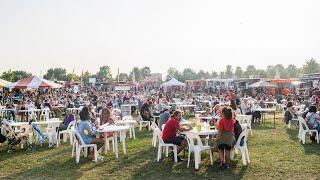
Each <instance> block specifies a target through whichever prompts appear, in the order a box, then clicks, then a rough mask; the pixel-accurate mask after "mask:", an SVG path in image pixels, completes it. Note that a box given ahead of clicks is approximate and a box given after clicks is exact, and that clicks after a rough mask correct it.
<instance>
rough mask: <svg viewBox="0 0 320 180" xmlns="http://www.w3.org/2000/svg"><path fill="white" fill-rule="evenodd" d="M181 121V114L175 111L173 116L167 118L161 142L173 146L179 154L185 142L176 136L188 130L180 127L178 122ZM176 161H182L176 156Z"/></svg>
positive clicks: (185, 145) (185, 144)
mask: <svg viewBox="0 0 320 180" xmlns="http://www.w3.org/2000/svg"><path fill="white" fill-rule="evenodd" d="M181 119H182V112H181V111H175V112H174V113H173V115H171V117H170V118H169V120H168V122H167V123H166V125H165V126H164V128H163V130H162V140H163V141H164V142H165V143H168V144H175V145H177V146H178V148H177V153H178V154H179V153H180V152H181V151H182V150H183V149H184V148H185V147H187V145H188V144H187V141H186V140H185V139H184V138H182V137H179V136H177V132H178V131H179V132H184V131H189V130H190V128H184V127H180V121H181ZM171 158H172V159H173V153H172V154H171ZM178 161H182V160H181V158H180V157H179V156H178Z"/></svg>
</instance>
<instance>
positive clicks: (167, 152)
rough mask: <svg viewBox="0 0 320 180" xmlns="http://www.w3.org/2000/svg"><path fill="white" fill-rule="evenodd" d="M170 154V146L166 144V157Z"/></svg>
mask: <svg viewBox="0 0 320 180" xmlns="http://www.w3.org/2000/svg"><path fill="white" fill-rule="evenodd" d="M168 156H169V147H168V146H166V157H168Z"/></svg>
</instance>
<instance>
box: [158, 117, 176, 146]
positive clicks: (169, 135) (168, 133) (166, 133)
mask: <svg viewBox="0 0 320 180" xmlns="http://www.w3.org/2000/svg"><path fill="white" fill-rule="evenodd" d="M179 128H180V123H179V121H178V120H176V119H175V118H173V117H170V118H169V120H168V122H167V123H166V125H165V126H164V128H163V130H162V140H163V141H168V140H171V139H173V138H174V137H176V133H177V130H178V129H179Z"/></svg>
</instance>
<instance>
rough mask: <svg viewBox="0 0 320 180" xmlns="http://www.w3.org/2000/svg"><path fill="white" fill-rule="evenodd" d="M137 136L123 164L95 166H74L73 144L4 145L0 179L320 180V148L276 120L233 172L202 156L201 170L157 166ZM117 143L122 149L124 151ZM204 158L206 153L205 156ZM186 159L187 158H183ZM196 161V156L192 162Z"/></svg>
mask: <svg viewBox="0 0 320 180" xmlns="http://www.w3.org/2000/svg"><path fill="white" fill-rule="evenodd" d="M136 132H137V139H135V140H132V139H128V140H127V154H126V155H124V154H122V151H121V150H120V158H119V160H115V158H114V155H113V153H112V152H109V153H108V155H107V156H105V159H104V161H102V162H98V163H93V162H89V161H88V160H87V159H86V158H84V157H81V158H80V163H79V164H76V163H75V158H72V157H71V148H72V147H71V146H70V145H67V144H62V145H61V146H59V148H54V149H48V148H47V146H43V147H42V148H41V147H37V149H36V151H35V152H33V153H30V154H28V153H27V152H26V150H24V149H19V148H16V149H15V151H14V152H13V153H12V154H7V153H6V146H1V147H0V178H1V179H164V178H165V179H317V178H319V177H320V175H319V170H320V163H319V162H320V156H319V155H320V145H319V144H312V143H311V141H310V140H309V139H308V140H307V143H306V145H302V144H300V143H299V142H298V140H297V139H296V136H297V132H298V131H297V128H296V127H293V128H292V129H291V130H286V128H285V125H284V123H283V122H282V121H280V120H277V125H276V129H274V128H273V120H272V121H271V120H270V121H267V123H266V124H264V125H263V124H257V125H254V126H253V135H252V136H250V137H249V142H248V144H249V145H248V148H249V155H250V160H251V164H250V165H249V166H243V165H242V161H241V156H240V155H237V156H236V157H235V160H234V161H232V166H231V169H229V170H220V169H219V168H218V155H217V154H214V164H213V166H211V165H210V161H209V158H208V156H203V158H202V163H201V165H200V169H199V170H198V171H196V170H195V169H194V162H193V160H192V161H191V166H190V168H187V162H186V161H185V162H182V163H177V164H174V163H173V162H172V161H171V160H170V159H169V158H163V159H162V160H161V161H160V162H156V154H157V149H156V148H153V147H152V146H151V136H152V133H151V132H147V131H146V130H144V131H142V132H139V131H136ZM121 148H122V147H121V145H119V149H121ZM203 155H205V154H203ZM184 159H187V154H186V156H185V157H184ZM192 159H193V158H192Z"/></svg>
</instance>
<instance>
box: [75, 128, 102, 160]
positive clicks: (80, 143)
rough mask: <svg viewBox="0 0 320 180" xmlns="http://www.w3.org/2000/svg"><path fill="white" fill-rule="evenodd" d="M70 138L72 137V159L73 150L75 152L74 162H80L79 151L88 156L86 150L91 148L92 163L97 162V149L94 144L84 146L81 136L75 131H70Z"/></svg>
mask: <svg viewBox="0 0 320 180" xmlns="http://www.w3.org/2000/svg"><path fill="white" fill-rule="evenodd" d="M72 136H73V143H74V145H73V146H72V157H73V156H74V150H75V151H76V162H77V163H79V160H80V154H81V151H83V153H84V156H85V157H87V156H88V149H87V148H90V147H91V148H93V151H94V161H95V162H97V160H98V150H97V149H98V148H97V145H96V144H85V143H84V141H83V139H82V137H81V135H80V134H79V132H78V131H77V130H76V129H73V130H72Z"/></svg>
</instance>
